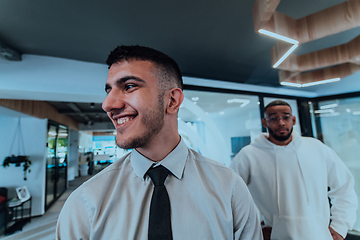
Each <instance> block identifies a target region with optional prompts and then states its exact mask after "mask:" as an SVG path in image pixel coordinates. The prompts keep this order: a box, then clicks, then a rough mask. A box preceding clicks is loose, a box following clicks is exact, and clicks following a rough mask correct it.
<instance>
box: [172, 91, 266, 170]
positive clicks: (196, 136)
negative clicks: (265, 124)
mask: <svg viewBox="0 0 360 240" xmlns="http://www.w3.org/2000/svg"><path fill="white" fill-rule="evenodd" d="M184 95H185V99H184V102H183V104H182V105H181V108H180V111H179V115H178V125H179V134H180V135H181V136H182V138H183V139H184V140H185V143H186V144H187V146H188V147H189V148H192V149H194V150H195V151H197V152H200V153H201V154H203V155H204V156H206V157H209V158H211V159H214V160H216V161H218V162H220V163H222V164H224V165H227V166H228V165H230V163H231V160H232V158H233V157H234V156H235V154H237V153H238V152H239V151H240V149H241V148H242V147H243V146H245V145H247V144H249V143H250V141H251V139H253V138H254V137H256V136H257V135H258V134H260V133H261V121H260V110H259V104H260V103H259V98H258V96H252V95H244V94H232V93H218V92H205V91H197V90H196V91H195V90H184Z"/></svg>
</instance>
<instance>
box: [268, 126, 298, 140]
mask: <svg viewBox="0 0 360 240" xmlns="http://www.w3.org/2000/svg"><path fill="white" fill-rule="evenodd" d="M268 131H269V134H270V135H271V136H272V137H273V138H274V139H275V140H277V141H279V142H285V141H287V140H288V139H289V138H290V137H291V134H292V132H293V129H292V128H291V130H290V132H289V133H288V134H285V135H277V134H276V133H275V132H274V131H272V129H271V128H268Z"/></svg>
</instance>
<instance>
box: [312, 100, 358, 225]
mask: <svg viewBox="0 0 360 240" xmlns="http://www.w3.org/2000/svg"><path fill="white" fill-rule="evenodd" d="M318 106H319V107H318V109H314V112H313V114H314V116H315V118H316V119H315V122H318V123H319V125H318V132H319V129H321V136H319V138H320V139H322V140H323V142H324V143H325V144H326V145H328V146H329V147H331V148H332V149H333V150H334V151H335V152H336V153H337V154H338V155H339V157H340V158H341V159H342V160H343V161H344V163H345V165H346V166H347V167H348V168H349V169H350V171H351V173H352V174H353V176H354V178H355V190H356V193H357V195H358V199H359V200H360V198H359V197H360V159H359V156H360V128H359V126H360V97H355V98H346V99H335V100H327V101H320V102H319V103H318ZM359 205H360V202H359ZM354 229H355V230H358V231H359V230H360V210H359V208H358V210H357V221H356V224H355V227H354Z"/></svg>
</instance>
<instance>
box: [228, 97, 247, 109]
mask: <svg viewBox="0 0 360 240" xmlns="http://www.w3.org/2000/svg"><path fill="white" fill-rule="evenodd" d="M227 103H241V105H240V107H245V106H246V105H248V104H249V103H250V100H248V99H241V98H233V99H229V100H227Z"/></svg>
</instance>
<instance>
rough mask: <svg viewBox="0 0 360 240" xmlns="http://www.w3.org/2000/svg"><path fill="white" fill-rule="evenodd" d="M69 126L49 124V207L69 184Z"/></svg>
mask: <svg viewBox="0 0 360 240" xmlns="http://www.w3.org/2000/svg"><path fill="white" fill-rule="evenodd" d="M67 153H68V128H67V127H65V126H62V125H58V124H55V123H49V124H48V138H47V156H46V198H45V209H48V208H49V207H50V206H51V205H52V204H53V203H54V202H55V200H56V199H57V198H59V197H60V195H61V194H62V193H63V192H64V191H65V190H66V186H67Z"/></svg>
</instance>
